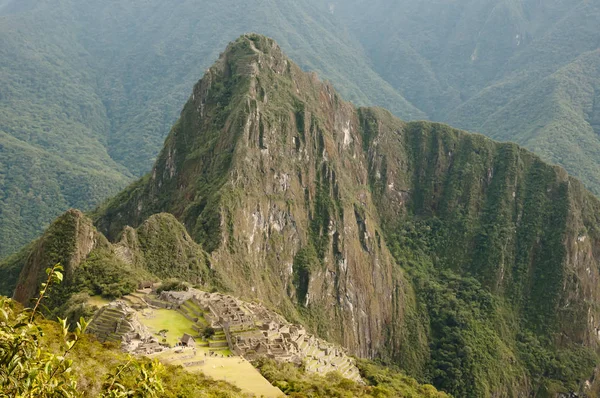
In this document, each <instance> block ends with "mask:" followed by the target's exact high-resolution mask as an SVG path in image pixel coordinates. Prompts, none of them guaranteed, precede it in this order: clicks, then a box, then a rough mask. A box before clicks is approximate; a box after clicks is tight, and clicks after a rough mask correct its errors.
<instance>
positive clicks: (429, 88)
mask: <svg viewBox="0 0 600 398" xmlns="http://www.w3.org/2000/svg"><path fill="white" fill-rule="evenodd" d="M330 3H331V4H330V6H331V9H332V10H334V11H333V12H334V14H335V15H337V16H338V17H339V18H340V20H342V21H343V23H344V24H345V25H346V26H347V27H348V29H349V31H350V32H352V33H353V34H354V37H356V39H357V40H359V41H360V42H361V43H362V45H363V47H364V48H365V51H366V52H367V55H368V56H369V58H370V59H371V61H372V65H373V68H374V69H375V70H376V71H377V72H378V73H379V75H380V76H382V77H383V78H384V79H386V81H387V82H389V83H390V84H391V85H392V86H393V87H394V88H395V89H397V90H398V92H399V93H400V94H401V95H402V96H404V97H405V98H406V99H408V100H409V101H410V102H411V103H412V104H413V105H415V106H416V107H418V108H419V109H421V110H422V111H423V112H425V113H426V114H427V115H428V117H429V118H431V119H433V120H437V121H443V122H447V123H450V124H451V125H453V126H456V127H460V128H464V129H468V130H471V131H478V132H481V133H484V134H486V135H489V136H491V137H493V138H496V139H501V140H506V141H513V142H516V143H518V144H521V145H524V146H525V147H527V148H528V149H531V150H533V151H534V152H536V153H538V154H539V155H541V156H542V157H543V158H544V159H545V160H547V161H550V162H554V163H558V164H560V165H562V166H563V167H565V168H566V169H567V170H568V171H569V172H570V173H572V174H573V175H576V176H578V177H579V178H581V179H582V181H583V182H584V183H585V184H586V186H587V187H588V188H590V189H591V190H593V191H594V192H595V193H597V194H598V193H600V180H599V178H600V177H599V176H600V156H599V155H598V154H599V153H600V152H598V148H599V146H600V136H599V135H598V133H597V128H596V132H595V133H594V132H593V130H594V127H593V123H594V119H593V118H592V116H591V114H592V113H591V112H592V108H594V102H593V98H597V97H598V94H597V93H598V72H597V71H598V68H599V67H600V63H599V58H598V57H597V55H594V54H597V51H598V48H599V47H600V28H599V26H600V3H598V2H597V1H588V0H580V1H564V0H549V1H543V2H542V1H538V0H457V1H446V2H440V1H432V0H426V1H414V0H375V1H365V0H349V1H330ZM551 86H555V87H554V88H552V87H551ZM596 125H597V124H596Z"/></svg>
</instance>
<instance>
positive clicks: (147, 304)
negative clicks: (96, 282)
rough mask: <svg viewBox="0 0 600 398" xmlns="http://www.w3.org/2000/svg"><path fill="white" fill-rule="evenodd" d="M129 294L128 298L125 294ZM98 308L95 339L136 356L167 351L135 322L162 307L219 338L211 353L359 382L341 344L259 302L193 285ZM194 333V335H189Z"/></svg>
mask: <svg viewBox="0 0 600 398" xmlns="http://www.w3.org/2000/svg"><path fill="white" fill-rule="evenodd" d="M130 296H131V297H130ZM130 296H127V297H124V298H123V299H120V300H117V301H114V302H112V303H110V304H108V305H106V306H104V307H102V308H101V309H99V310H98V311H97V312H96V314H95V315H94V317H93V318H92V321H91V322H90V325H89V328H88V331H89V332H90V333H93V334H95V335H96V336H97V337H98V340H100V341H102V342H104V341H113V342H120V343H121V345H122V347H123V349H125V350H126V351H129V352H132V353H134V354H139V355H150V354H154V353H157V352H162V351H165V350H168V349H169V347H168V346H167V345H162V344H161V343H160V342H159V340H158V338H157V337H155V336H153V335H152V334H151V333H150V331H149V330H148V329H147V328H146V327H145V326H144V325H142V324H141V323H140V322H139V320H138V318H137V317H138V312H137V311H136V310H138V311H143V310H144V309H145V308H167V309H172V310H176V311H178V312H180V313H181V314H182V315H183V316H185V317H186V318H187V319H188V320H190V321H191V322H192V323H193V325H192V328H193V329H194V330H195V331H196V332H197V333H198V335H201V334H202V332H203V331H204V329H205V327H206V326H210V327H212V328H213V329H214V330H215V333H216V334H218V336H219V337H216V336H215V337H214V338H211V339H210V340H209V343H208V346H209V350H210V352H209V353H210V354H211V355H212V354H213V353H215V352H216V351H219V350H223V349H226V348H229V350H231V352H233V353H234V354H235V355H239V356H242V357H244V358H246V359H247V360H250V361H251V360H254V359H257V358H261V357H266V358H271V359H274V360H276V361H281V362H291V363H296V364H302V363H304V364H305V368H306V370H307V371H309V372H316V373H320V374H324V373H328V372H332V371H338V372H339V373H340V374H342V376H344V377H346V378H348V379H351V380H355V381H359V382H360V381H361V378H360V374H359V371H358V368H357V367H356V365H355V363H354V360H353V359H352V358H350V357H349V356H348V355H347V353H346V352H345V351H344V350H343V349H342V348H340V347H338V346H336V345H334V344H331V343H328V342H327V341H325V340H322V339H319V338H317V337H316V336H314V335H312V334H310V333H308V331H307V330H306V329H304V327H302V326H301V325H293V324H290V323H289V322H287V321H286V320H285V318H283V317H282V316H280V315H278V314H276V313H275V312H273V311H270V310H269V309H267V308H266V307H265V306H263V305H262V304H257V303H249V302H245V301H241V300H238V299H237V298H235V297H233V296H230V295H225V294H221V293H208V292H203V291H200V290H196V289H189V290H188V291H183V292H180V291H163V292H161V294H160V295H159V296H158V297H156V296H150V295H144V296H143V297H142V296H136V295H130ZM192 337H196V336H192Z"/></svg>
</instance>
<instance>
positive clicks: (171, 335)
mask: <svg viewBox="0 0 600 398" xmlns="http://www.w3.org/2000/svg"><path fill="white" fill-rule="evenodd" d="M138 319H139V320H140V322H141V323H142V324H143V325H145V326H146V327H147V328H148V329H150V331H151V332H152V333H158V332H159V331H160V330H163V329H166V330H168V332H167V343H169V344H171V345H172V346H174V345H175V344H177V342H178V341H179V339H180V338H181V336H183V334H184V333H187V334H190V335H192V336H195V335H197V333H196V331H194V329H192V325H193V323H192V322H191V321H189V320H188V319H187V318H186V317H184V316H183V315H181V314H180V313H179V312H177V311H173V310H167V309H162V308H161V309H152V310H149V309H146V310H144V311H143V314H142V313H141V312H140V315H139V317H138Z"/></svg>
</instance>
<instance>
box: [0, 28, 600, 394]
mask: <svg viewBox="0 0 600 398" xmlns="http://www.w3.org/2000/svg"><path fill="white" fill-rule="evenodd" d="M159 213H161V214H159ZM162 213H170V214H171V215H166V214H162ZM69 214H71V215H72V214H73V212H71V213H68V215H69ZM156 214H159V215H158V216H157V215H156ZM68 215H67V216H68ZM65 217H66V216H65ZM78 217H80V218H81V217H83V216H78ZM90 217H91V219H92V220H93V224H94V226H95V227H94V226H91V223H90V222H89V220H87V219H85V218H82V220H85V221H81V222H79V223H76V224H77V225H72V226H68V227H67V228H66V229H67V230H69V231H74V232H70V234H71V235H73V236H75V238H69V239H71V240H70V241H73V240H74V241H76V242H78V243H77V244H75V245H74V246H73V245H71V246H69V247H73V248H74V249H69V253H73V254H72V255H70V256H66V257H65V256H63V257H61V258H60V260H61V261H64V262H65V263H66V264H69V267H70V269H75V268H77V265H76V263H79V264H88V265H87V266H83V267H79V269H89V264H95V268H93V269H97V270H101V269H102V267H103V264H105V263H107V264H112V265H111V267H112V268H111V269H119V267H123V269H125V270H129V271H127V272H129V274H130V275H131V278H132V280H135V279H136V278H137V280H139V279H141V278H166V277H170V276H177V277H183V278H187V279H188V280H192V281H194V282H196V283H197V284H198V285H207V284H208V285H212V286H216V287H218V288H220V289H223V290H227V291H229V292H232V293H234V294H236V295H238V296H240V297H243V298H246V299H258V300H260V301H262V302H264V303H265V304H266V305H268V306H270V307H272V308H274V309H277V310H278V311H280V312H281V313H283V314H284V315H285V316H286V317H288V319H291V320H293V321H299V322H303V323H305V324H306V325H307V326H308V327H309V328H311V329H313V330H314V331H315V332H317V333H318V334H319V335H321V336H322V337H325V338H328V339H330V340H332V341H335V342H338V343H341V344H343V345H344V346H345V347H347V348H348V349H349V350H350V351H351V352H352V353H354V354H356V355H358V356H362V357H369V358H380V359H382V360H383V361H386V362H389V363H395V364H397V365H399V366H401V367H403V368H404V369H405V370H406V371H408V372H409V373H411V374H413V375H415V376H417V377H418V378H421V379H423V380H428V381H431V382H433V383H435V384H436V386H438V387H440V388H442V389H444V390H446V391H449V392H451V393H453V394H455V395H456V396H472V397H480V396H522V395H528V394H533V395H535V396H554V395H556V394H559V393H567V392H571V391H580V390H581V389H582V388H584V387H582V386H583V384H584V382H585V380H587V379H590V378H591V377H592V375H593V369H594V367H595V365H596V363H597V361H598V358H597V343H598V328H599V323H600V313H599V309H598V308H599V306H598V303H600V301H598V300H599V297H598V295H599V293H600V289H599V286H598V276H599V274H598V272H599V269H598V259H599V256H600V231H599V230H598V225H599V224H598V221H599V219H600V202H599V201H598V200H597V199H596V198H595V197H594V196H593V195H591V194H590V193H589V192H587V191H586V190H585V189H584V188H583V187H582V186H581V184H580V183H579V182H578V181H576V180H574V179H572V178H570V177H569V176H568V175H567V174H566V173H565V172H564V171H563V170H562V169H560V168H558V167H553V166H550V165H547V164H545V163H543V162H542V161H540V160H539V158H537V157H536V156H534V155H532V154H531V153H529V152H527V151H525V150H523V149H521V148H519V147H518V146H516V145H514V144H501V143H497V142H493V141H491V140H489V139H486V138H484V137H483V136H479V135H473V134H467V133H464V132H461V131H458V130H455V129H452V128H450V127H448V126H445V125H441V124H434V123H427V122H413V123H405V122H402V121H401V120H398V119H396V118H394V117H393V116H391V114H390V113H388V112H387V111H384V110H381V109H370V108H367V109H365V108H361V109H356V108H355V107H354V106H352V105H351V104H349V103H346V102H344V101H343V100H342V99H341V98H340V97H339V96H338V94H337V93H336V92H335V90H334V89H333V88H332V86H331V85H330V84H328V83H324V82H321V81H319V80H318V79H317V77H316V76H315V75H312V74H308V73H305V72H303V71H301V70H300V69H299V68H298V67H297V66H296V65H295V64H294V63H292V62H291V61H290V60H288V59H287V58H286V57H285V56H284V55H283V54H282V53H281V50H280V49H279V47H278V46H277V45H276V44H275V43H274V42H273V41H272V40H270V39H267V38H265V37H262V36H258V35H246V36H243V37H241V38H240V39H238V40H237V41H236V42H234V43H232V44H231V45H230V46H229V47H228V48H227V50H226V51H225V52H224V53H223V54H222V56H221V57H220V59H219V60H218V61H217V63H216V64H215V65H214V66H213V67H212V68H211V69H209V70H208V71H207V73H206V75H205V76H204V78H203V79H202V80H201V81H200V82H199V83H198V84H197V85H196V86H195V87H194V90H193V94H192V96H191V98H190V99H189V101H188V102H187V104H186V105H185V107H184V109H183V111H182V113H181V117H180V119H179V121H178V122H177V123H176V124H175V126H174V127H173V129H172V131H171V133H170V135H169V136H168V138H167V140H166V142H165V146H164V149H163V150H162V152H161V154H160V155H159V158H158V159H157V161H156V164H155V165H154V167H153V169H152V171H151V173H150V174H149V175H147V176H146V177H144V178H142V179H141V180H140V181H138V182H137V183H135V184H133V185H132V186H130V187H129V188H128V189H126V190H125V191H123V192H122V193H121V194H119V195H118V196H116V197H115V198H113V199H111V200H109V201H108V202H107V203H105V204H104V205H103V206H101V207H100V208H98V209H97V210H96V211H95V212H94V213H93V214H91V215H90ZM157 217H158V220H159V221H160V222H157ZM157 224H158V225H159V226H156V225H157ZM80 225H87V226H88V227H86V228H87V229H86V228H83V229H82V227H81V226H80ZM52 228H53V227H51V228H50V229H49V231H48V232H47V234H46V235H45V237H44V238H42V239H41V240H40V241H38V242H37V243H34V244H32V246H30V247H29V248H26V249H24V250H23V251H22V252H21V253H20V254H19V255H17V256H14V257H12V258H11V259H9V260H8V261H7V262H5V263H4V264H3V265H2V268H0V270H2V271H3V272H4V274H9V275H12V276H13V279H14V275H15V272H16V271H15V270H21V274H20V276H19V280H18V284H17V289H16V292H15V297H17V298H19V299H20V300H21V301H24V300H26V299H27V298H29V297H31V295H32V294H33V292H35V290H36V284H35V282H36V281H37V280H38V278H39V275H40V271H41V270H43V268H44V267H45V266H47V265H48V264H49V261H46V262H41V261H39V260H38V259H37V257H35V256H36V253H38V252H40V251H43V248H44V242H45V241H46V240H47V239H49V238H48V236H51V235H53V233H52ZM96 228H97V230H96ZM134 228H135V229H134ZM84 229H85V231H84ZM86 231H87V232H86ZM104 236H105V237H106V238H104ZM142 236H144V237H142ZM93 237H97V238H93ZM89 242H95V243H93V244H91V243H89ZM110 242H113V243H110ZM90 245H91V246H90ZM90 247H92V249H91V251H90V250H88V249H89V248H90ZM94 253H103V254H102V255H101V256H94V255H93V254H94ZM173 258H176V259H177V261H175V262H174V261H172V259H173ZM57 259H58V258H57ZM57 259H54V258H52V260H53V261H55V260H57ZM98 259H101V260H98ZM97 274H98V272H88V273H87V274H85V273H81V274H80V276H79V279H77V278H75V277H73V278H72V279H70V282H69V281H67V285H69V286H71V289H72V291H76V290H78V289H81V286H86V282H85V281H86V280H89V279H94V278H95V276H94V277H92V276H93V275H97ZM115 283H116V282H115ZM98 285H101V284H98ZM105 285H106V283H105ZM108 285H110V283H109V284H108ZM103 286H104V285H103ZM1 287H2V289H4V291H6V290H8V289H12V288H14V283H13V282H11V280H8V281H7V282H5V283H4V285H2V286H1ZM98 289H100V290H102V288H96V291H95V292H98ZM107 289H108V288H107ZM108 290H110V289H108ZM100 293H103V292H102V291H100Z"/></svg>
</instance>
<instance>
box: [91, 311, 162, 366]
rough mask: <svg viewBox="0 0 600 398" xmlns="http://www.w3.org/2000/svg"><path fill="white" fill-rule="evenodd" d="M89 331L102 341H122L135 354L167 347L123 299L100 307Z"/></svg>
mask: <svg viewBox="0 0 600 398" xmlns="http://www.w3.org/2000/svg"><path fill="white" fill-rule="evenodd" d="M87 331H88V333H91V334H94V335H95V336H96V338H97V339H98V340H99V341H101V342H107V341H110V342H115V343H117V342H118V343H121V346H122V348H123V349H124V350H125V351H128V352H133V353H135V354H140V355H149V354H153V353H157V352H161V351H164V350H165V349H167V347H164V346H162V345H161V344H160V343H159V341H158V339H157V338H156V337H154V336H152V333H150V331H149V330H148V329H147V328H146V327H145V326H144V325H142V324H141V323H140V321H139V320H138V318H137V312H136V311H135V310H134V309H133V308H131V307H130V306H129V305H128V304H127V303H125V302H124V301H122V300H117V301H113V302H112V303H110V304H108V305H106V306H104V307H102V308H100V309H99V310H98V311H97V312H96V313H95V314H94V317H93V318H92V320H91V321H90V324H89V326H88V330H87Z"/></svg>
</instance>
